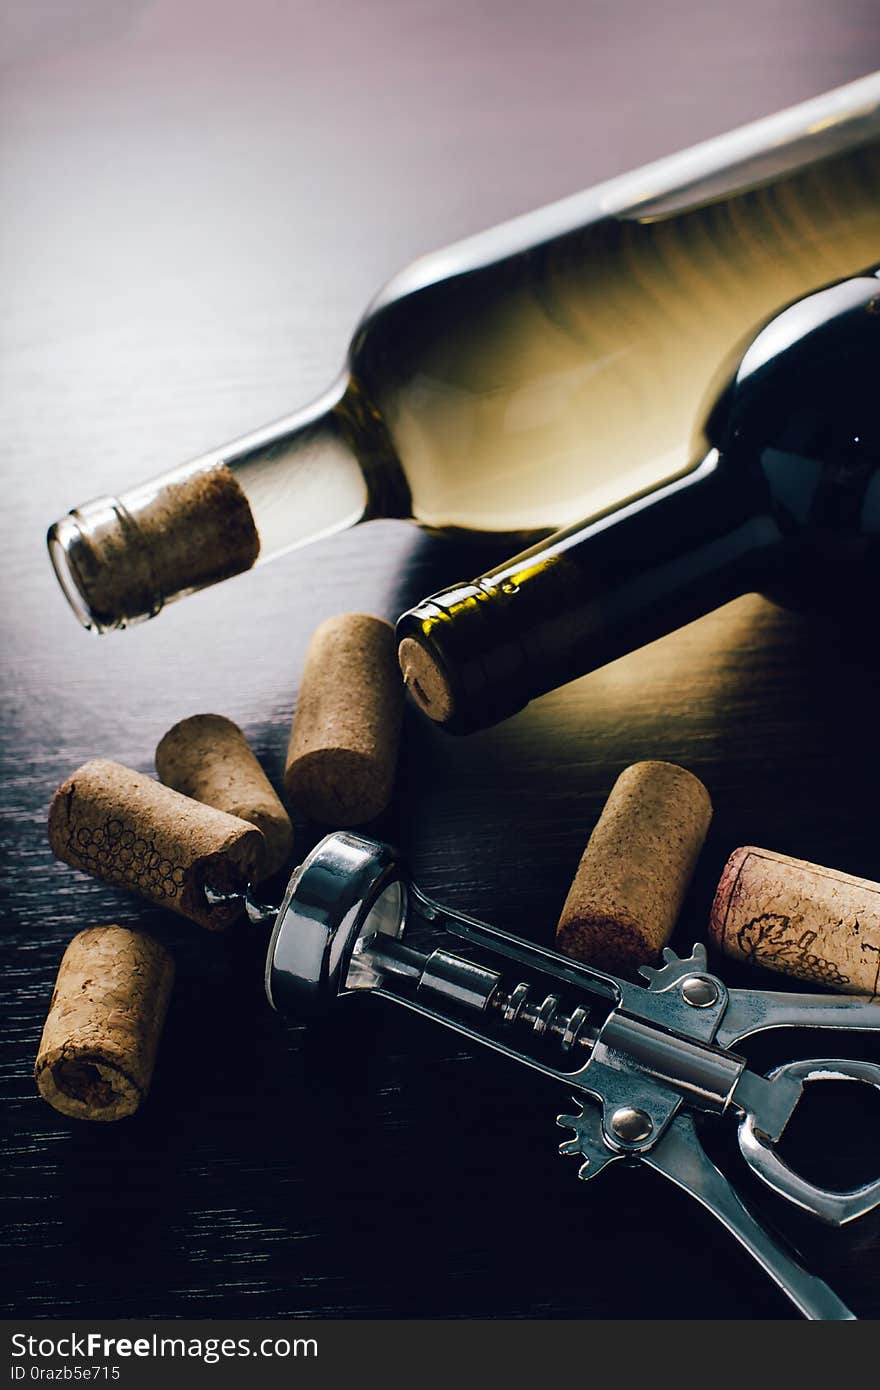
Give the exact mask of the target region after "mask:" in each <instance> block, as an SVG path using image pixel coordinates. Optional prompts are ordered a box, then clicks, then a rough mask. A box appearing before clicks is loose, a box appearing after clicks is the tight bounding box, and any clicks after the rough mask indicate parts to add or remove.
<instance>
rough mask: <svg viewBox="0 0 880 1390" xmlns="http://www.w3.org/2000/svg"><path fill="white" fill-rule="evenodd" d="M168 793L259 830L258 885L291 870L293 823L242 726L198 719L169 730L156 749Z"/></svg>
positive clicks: (212, 718)
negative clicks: (284, 868) (262, 851)
mask: <svg viewBox="0 0 880 1390" xmlns="http://www.w3.org/2000/svg"><path fill="white" fill-rule="evenodd" d="M156 771H157V773H158V774H159V779H160V781H162V782H164V783H165V785H166V787H173V788H174V790H175V791H177V792H182V793H183V795H184V796H191V797H193V798H194V799H195V800H196V801H201V802H203V803H204V804H205V805H206V806H215V807H216V808H217V810H218V811H226V813H227V814H228V815H230V816H238V818H239V819H240V820H246V821H249V822H250V823H251V825H255V826H256V827H257V829H258V830H259V831H260V832H261V833H262V835H263V839H264V840H265V846H266V848H265V856H264V859H263V862H262V864H261V866H260V868H259V870H258V871H257V872H256V875H255V881H259V879H261V878H269V877H270V876H271V875H272V874H274V873H276V872H277V871H278V870H279V869H280V868H281V867H282V865H284V864H286V863H287V861H288V859H289V857H290V852H291V848H292V846H293V827H292V826H291V824H290V817H289V816H288V814H287V812H286V811H285V809H284V807H283V806H282V804H281V802H280V800H279V799H278V797H277V796H276V794H275V792H274V790H273V789H272V784H271V782H270V781H269V779H268V777H267V776H266V774H265V772H264V771H263V769H262V768H261V766H260V764H259V763H258V762H257V759H256V758H255V756H254V754H253V753H252V751H251V748H250V745H249V743H248V741H247V739H246V738H245V736H244V734H243V733H242V731H241V729H240V728H239V727H238V725H237V724H233V722H232V720H231V719H226V718H224V716H223V715H222V714H194V715H192V716H191V718H189V719H181V720H180V722H179V723H178V724H175V725H174V727H173V728H171V729H169V730H168V732H167V734H165V736H164V738H162V739H161V741H160V743H159V746H158V748H157V749H156Z"/></svg>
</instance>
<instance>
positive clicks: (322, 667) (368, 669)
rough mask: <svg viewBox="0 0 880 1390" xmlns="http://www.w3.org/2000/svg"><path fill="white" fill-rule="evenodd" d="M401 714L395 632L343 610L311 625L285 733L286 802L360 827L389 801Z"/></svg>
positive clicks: (329, 821)
mask: <svg viewBox="0 0 880 1390" xmlns="http://www.w3.org/2000/svg"><path fill="white" fill-rule="evenodd" d="M402 714H403V682H402V681H401V678H400V671H399V669H398V666H397V660H396V654H395V646H394V629H393V628H392V627H391V625H390V623H386V622H384V621H383V620H382V619H381V618H373V617H370V616H369V615H367V614H365V613H341V614H339V615H338V616H337V617H335V618H328V619H327V621H326V622H323V623H322V624H321V626H320V627H319V628H317V629H316V631H315V633H314V635H313V637H312V640H311V642H310V643H309V649H308V652H307V653H306V664H305V669H304V671H303V678H302V685H301V687H300V693H299V700H298V702H297V706H296V714H295V715H294V720H293V727H292V729H291V731H290V745H289V747H288V750H287V766H286V769H285V773H284V790H285V795H286V797H287V801H288V803H289V804H290V805H291V806H293V807H295V809H296V810H297V811H298V812H299V813H300V814H301V815H304V816H307V817H308V818H309V819H311V820H316V821H320V822H321V823H322V824H324V825H332V826H350V825H362V824H364V822H366V821H370V820H373V819H374V818H375V817H376V816H378V815H379V814H380V812H382V811H384V809H385V807H386V806H387V805H388V802H389V801H390V799H391V793H392V790H393V787H394V771H395V767H396V764H397V750H398V744H399V742H400V722H401V718H402Z"/></svg>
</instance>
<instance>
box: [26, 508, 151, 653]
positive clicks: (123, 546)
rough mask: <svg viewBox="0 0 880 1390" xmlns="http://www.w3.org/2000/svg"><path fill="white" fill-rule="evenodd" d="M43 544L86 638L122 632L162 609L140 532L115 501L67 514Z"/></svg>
mask: <svg viewBox="0 0 880 1390" xmlns="http://www.w3.org/2000/svg"><path fill="white" fill-rule="evenodd" d="M46 543H47V545H48V548H49V558H50V560H51V561H52V568H53V569H54V571H55V577H56V579H57V580H58V583H59V585H60V587H61V592H62V593H63V594H64V597H65V598H66V599H67V602H68V604H69V605H70V608H71V610H72V611H73V613H74V615H75V617H76V619H77V621H78V622H79V623H80V624H81V626H82V627H84V628H85V629H86V631H87V632H94V633H104V632H112V631H114V630H121V629H123V628H126V627H130V626H131V625H132V624H133V623H137V622H142V621H144V620H146V619H147V618H152V617H154V616H155V615H156V614H157V613H158V612H159V611H160V609H161V608H162V607H163V604H164V598H163V595H162V593H161V591H160V590H159V587H158V585H157V584H156V581H155V579H154V576H153V573H152V569H151V566H150V562H149V556H148V554H147V550H146V546H145V545H144V541H143V537H142V536H141V533H140V528H139V527H138V525H137V523H136V522H135V521H134V520H133V518H132V517H131V516H130V514H129V513H128V512H127V511H126V509H125V507H124V506H123V505H122V503H121V502H120V501H119V499H118V498H115V497H100V498H98V499H97V500H96V501H94V502H89V503H87V504H86V505H85V506H84V507H80V508H78V509H77V510H76V511H72V512H68V514H67V516H64V517H62V518H61V519H60V521H56V522H55V524H54V525H53V526H51V527H50V528H49V533H48V535H47V537H46Z"/></svg>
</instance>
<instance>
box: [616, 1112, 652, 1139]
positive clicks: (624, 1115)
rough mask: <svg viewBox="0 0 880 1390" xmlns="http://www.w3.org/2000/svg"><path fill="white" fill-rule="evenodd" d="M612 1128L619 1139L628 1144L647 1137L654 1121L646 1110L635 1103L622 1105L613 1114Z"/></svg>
mask: <svg viewBox="0 0 880 1390" xmlns="http://www.w3.org/2000/svg"><path fill="white" fill-rule="evenodd" d="M611 1128H612V1130H613V1132H614V1135H615V1137H616V1138H617V1139H623V1140H624V1141H625V1142H626V1143H627V1144H637V1143H639V1141H640V1140H642V1139H647V1137H648V1135H649V1134H650V1133H651V1131H652V1129H653V1128H654V1122H653V1120H652V1119H651V1116H650V1115H646V1114H645V1112H644V1110H639V1109H638V1108H637V1107H636V1106H634V1105H621V1106H620V1107H619V1109H617V1110H615V1112H614V1114H613V1115H612V1116H611Z"/></svg>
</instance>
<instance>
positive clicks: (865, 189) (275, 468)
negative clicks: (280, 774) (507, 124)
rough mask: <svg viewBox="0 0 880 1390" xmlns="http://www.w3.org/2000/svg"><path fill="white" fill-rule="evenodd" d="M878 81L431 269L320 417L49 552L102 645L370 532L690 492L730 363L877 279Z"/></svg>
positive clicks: (283, 430) (87, 508)
mask: <svg viewBox="0 0 880 1390" xmlns="http://www.w3.org/2000/svg"><path fill="white" fill-rule="evenodd" d="M878 246H880V75H874V76H872V77H868V78H864V79H862V80H861V81H859V82H855V83H851V84H849V85H848V86H846V87H842V88H840V89H838V90H837V91H834V92H830V93H827V94H826V95H824V96H822V97H819V98H816V99H815V100H813V101H810V102H806V103H804V104H803V105H801V106H798V107H795V108H793V109H791V110H789V111H787V112H783V113H781V114H779V115H776V116H773V117H769V118H767V119H765V120H761V121H758V122H755V123H754V124H751V125H749V126H746V127H744V128H742V129H741V130H738V131H735V132H733V133H732V134H729V135H726V136H723V137H721V138H719V139H715V140H710V141H708V142H706V143H704V144H702V145H698V146H696V147H694V148H693V149H691V150H688V151H686V152H685V153H683V154H680V155H675V156H672V157H671V158H668V159H664V160H661V161H659V162H658V163H655V164H652V165H649V166H647V167H646V168H644V169H640V170H638V171H636V172H635V173H633V174H629V175H626V176H623V177H621V178H617V179H614V180H612V181H610V182H608V183H605V184H602V185H600V186H598V187H596V188H593V189H591V190H588V191H587V192H584V193H581V194H577V195H575V196H574V197H571V198H568V199H564V200H563V201H561V202H559V203H555V204H553V205H551V206H549V207H546V208H542V209H540V210H538V211H536V212H533V213H529V214H527V215H526V216H523V217H520V218H517V219H515V220H514V221H512V222H508V223H506V224H504V225H502V226H499V227H496V228H494V229H493V230H491V231H488V232H485V233H483V234H481V235H478V236H475V237H472V238H470V239H469V240H467V241H464V242H461V243H459V244H458V245H456V246H452V247H449V248H448V249H446V250H445V251H440V252H437V253H435V254H433V255H430V256H427V257H425V258H423V259H422V260H420V261H417V262H416V263H414V264H413V265H412V266H411V267H410V268H409V269H408V270H405V271H404V272H403V273H402V274H400V275H399V276H398V277H396V278H395V279H394V280H393V281H392V282H391V283H390V284H389V285H388V286H387V287H386V288H385V289H384V290H383V291H382V292H381V293H380V295H379V296H378V298H377V299H376V300H375V301H374V302H373V304H372V306H371V307H370V309H369V310H368V312H367V314H366V315H365V317H364V318H363V320H362V321H361V323H360V325H359V327H358V329H357V330H356V332H355V335H354V337H353V339H352V343H351V348H350V351H349V355H348V361H347V364H346V369H345V371H344V373H343V374H342V376H341V377H340V379H339V380H338V382H337V383H336V384H335V385H334V386H333V388H332V389H331V390H330V391H329V392H328V393H327V394H326V395H325V396H324V397H322V398H321V399H320V400H319V401H317V402H315V403H314V404H313V405H312V406H310V407H308V408H307V409H305V410H303V411H300V412H298V413H296V414H294V415H291V416H289V417H287V418H286V419H283V420H281V421H278V422H277V423H275V424H273V425H269V426H267V427H265V428H264V429H262V430H259V431H257V432H255V433H254V434H251V435H249V436H247V437H245V438H244V439H240V440H238V441H236V442H234V443H232V444H230V445H227V446H226V447H224V448H221V449H218V450H217V451H216V452H214V453H211V454H210V455H208V456H206V457H204V458H201V459H197V460H195V461H194V462H193V463H190V464H187V465H185V466H184V467H182V468H178V469H175V470H173V471H171V472H169V473H167V474H164V475H162V476H161V477H158V478H154V479H152V480H150V481H149V482H147V483H145V484H142V485H141V486H139V487H135V488H132V489H129V490H127V491H124V492H121V493H120V494H119V495H118V496H116V497H112V498H109V497H107V498H101V499H98V500H97V501H95V502H91V503H87V504H86V505H84V506H80V507H78V508H76V509H75V510H73V511H72V512H70V513H69V514H68V515H67V516H65V517H63V518H62V519H61V520H60V521H59V522H57V523H56V524H55V525H54V526H53V527H52V528H51V530H50V532H49V547H50V553H51V556H52V560H53V563H54V566H55V569H56V573H57V575H58V578H59V581H60V582H61V585H62V587H63V589H64V591H65V593H66V595H67V597H68V599H69V600H70V602H71V605H72V606H73V608H74V611H75V612H76V613H77V615H78V617H79V618H80V620H81V621H82V622H83V624H84V625H85V626H87V627H90V628H92V629H94V630H97V631H106V630H108V629H112V628H121V627H125V626H128V625H129V624H131V623H133V622H136V621H138V620H140V619H143V618H147V617H152V616H153V615H154V614H156V613H157V612H159V610H160V609H161V608H162V607H163V606H164V604H166V603H168V602H169V601H171V600H172V599H174V598H179V597H181V596H182V595H184V594H188V593H192V592H194V591H195V590H197V589H200V588H203V587H204V586H206V585H208V584H212V583H216V582H217V581H219V580H222V579H226V578H228V577H230V576H232V575H234V574H238V573H241V572H243V571H245V570H247V569H249V568H251V566H252V565H254V564H255V563H257V562H258V561H259V562H263V561H265V560H269V559H272V558H273V557H274V556H276V555H280V554H282V553H284V552H285V551H287V550H290V549H291V548H293V547H295V546H299V545H302V544H304V543H307V542H309V541H312V540H314V539H316V538H318V537H322V536H326V535H328V534H330V533H332V532H334V531H336V530H339V529H341V528H344V527H349V526H352V525H355V524H357V523H359V522H361V521H365V520H368V519H369V518H371V517H376V516H391V517H404V518H408V519H410V520H413V521H415V522H417V523H418V524H419V525H421V526H423V527H426V528H428V529H431V530H434V531H467V532H471V533H477V534H479V533H484V534H489V535H493V536H495V537H499V536H501V537H509V539H510V545H511V550H513V549H515V548H518V547H519V546H521V545H522V544H524V543H528V542H531V541H534V540H535V539H537V538H540V537H541V536H546V535H549V534H550V533H552V532H554V531H556V530H558V529H560V528H562V527H566V526H570V525H571V524H572V523H574V522H575V521H577V520H579V519H584V518H589V517H594V516H597V515H599V514H601V513H605V512H607V511H608V510H609V509H610V508H615V507H620V506H623V505H625V504H626V503H628V502H629V501H630V500H631V499H632V498H634V497H637V496H639V495H640V494H642V493H644V492H646V491H648V490H650V489H652V488H655V487H657V486H658V485H659V484H660V483H663V482H668V481H670V480H672V479H674V478H676V477H678V476H680V475H683V474H684V473H686V472H687V471H688V470H689V469H690V468H692V467H693V458H692V455H691V452H690V442H691V433H692V427H693V421H694V419H695V417H696V414H697V411H698V409H699V406H700V403H701V401H702V400H703V399H704V397H705V395H706V392H707V390H708V388H709V386H710V383H711V381H712V379H713V377H714V375H715V373H716V372H717V371H718V369H719V366H720V364H721V363H722V362H723V361H724V360H725V358H726V356H727V354H728V352H729V350H730V348H731V346H732V345H733V344H735V343H736V342H738V341H739V340H741V339H742V338H743V337H744V336H745V335H746V334H748V333H749V332H750V331H752V330H754V328H755V327H756V326H757V325H758V324H759V323H760V322H761V321H762V320H763V319H765V318H766V317H767V316H768V315H769V314H771V313H772V312H773V311H774V310H775V309H777V308H778V307H780V306H781V305H783V304H785V303H787V302H788V301H790V300H793V299H795V298H797V297H799V296H802V295H805V294H808V293H810V292H811V291H812V290H815V289H817V288H819V287H820V286H822V285H824V284H827V283H829V282H831V281H833V280H835V279H838V278H841V277H844V276H848V275H853V274H856V273H858V272H859V271H860V269H861V268H862V267H864V266H865V265H867V264H870V263H872V262H873V261H874V260H875V259H876V253H877V247H878Z"/></svg>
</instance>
